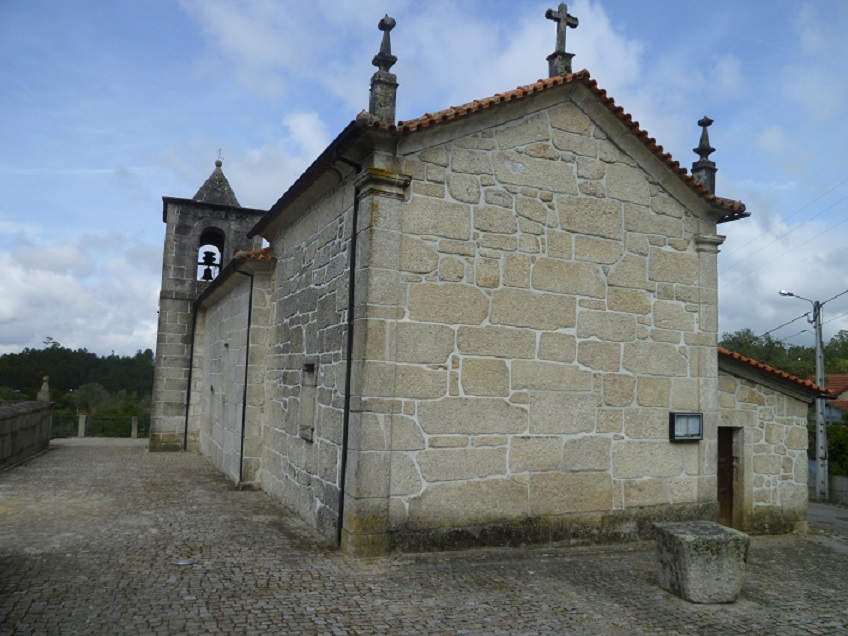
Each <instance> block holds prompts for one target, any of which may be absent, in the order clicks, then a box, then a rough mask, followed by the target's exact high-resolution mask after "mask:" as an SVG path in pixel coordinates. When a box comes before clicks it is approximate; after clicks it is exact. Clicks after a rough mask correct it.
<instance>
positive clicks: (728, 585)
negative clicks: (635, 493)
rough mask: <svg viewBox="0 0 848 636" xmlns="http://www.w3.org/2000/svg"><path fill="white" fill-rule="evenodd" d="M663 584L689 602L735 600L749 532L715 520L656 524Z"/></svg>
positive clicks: (660, 574) (741, 577) (660, 579)
mask: <svg viewBox="0 0 848 636" xmlns="http://www.w3.org/2000/svg"><path fill="white" fill-rule="evenodd" d="M654 527H655V528H656V533H657V535H656V536H657V556H658V558H659V562H660V563H659V581H660V585H661V586H662V587H663V588H664V589H666V590H668V591H669V592H671V593H672V594H676V595H677V596H679V597H680V598H682V599H684V600H687V601H689V602H690V603H732V602H733V601H735V600H736V598H737V597H738V596H739V592H740V590H741V589H742V583H743V582H744V581H745V569H746V567H747V563H748V545H749V544H750V539H749V538H748V535H747V534H745V533H743V532H739V531H738V530H733V529H732V528H727V527H725V526H722V525H720V524H718V523H714V522H712V521H686V522H682V523H657V524H654Z"/></svg>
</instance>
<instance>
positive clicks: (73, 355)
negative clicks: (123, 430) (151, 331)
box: [0, 338, 153, 398]
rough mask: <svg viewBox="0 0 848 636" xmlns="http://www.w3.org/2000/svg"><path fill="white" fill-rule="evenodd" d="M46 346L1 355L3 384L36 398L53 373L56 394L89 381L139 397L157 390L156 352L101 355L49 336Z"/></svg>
mask: <svg viewBox="0 0 848 636" xmlns="http://www.w3.org/2000/svg"><path fill="white" fill-rule="evenodd" d="M44 344H45V348H44V349H24V350H23V351H22V352H21V353H7V354H4V355H2V356H0V387H8V388H10V389H13V390H17V391H20V392H21V393H22V394H23V395H24V396H26V397H29V398H33V397H34V396H35V393H36V392H37V391H38V389H39V388H40V387H41V380H42V378H43V377H44V376H45V375H47V376H50V388H51V389H52V391H53V393H54V395H61V394H65V393H69V392H71V391H75V390H77V389H79V388H80V387H81V386H83V385H85V384H99V385H100V386H102V387H103V388H104V389H105V390H106V391H108V392H110V393H117V392H119V391H125V392H126V393H127V394H130V395H132V394H136V395H138V396H139V397H142V396H147V395H150V393H151V391H152V389H153V351H151V350H150V349H146V350H144V351H141V350H139V351H137V352H136V354H135V355H134V356H118V355H115V354H114V353H113V354H112V355H109V356H98V355H97V354H95V353H91V352H90V351H87V350H85V349H77V350H76V351H74V350H72V349H68V348H66V347H63V346H62V345H61V344H59V343H58V342H56V341H55V340H53V339H52V338H47V340H45V342H44Z"/></svg>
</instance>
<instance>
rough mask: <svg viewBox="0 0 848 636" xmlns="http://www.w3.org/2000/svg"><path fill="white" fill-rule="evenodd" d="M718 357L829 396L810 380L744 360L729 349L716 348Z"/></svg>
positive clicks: (825, 390) (754, 361) (743, 357)
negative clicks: (729, 359)
mask: <svg viewBox="0 0 848 636" xmlns="http://www.w3.org/2000/svg"><path fill="white" fill-rule="evenodd" d="M718 353H719V355H722V356H726V357H728V358H731V359H733V360H736V361H737V362H741V363H743V364H747V365H749V366H752V367H754V368H755V369H759V370H760V371H765V372H766V373H771V374H772V375H776V376H777V377H779V378H782V379H784V380H787V381H789V382H792V383H794V384H797V385H798V386H802V387H804V388H805V389H809V390H811V391H814V392H816V393H821V394H822V395H828V394H831V393H830V391H828V390H827V389H824V388H822V387H820V386H819V385H818V384H816V383H815V382H813V381H812V380H802V379H801V378H797V377H795V376H794V375H791V374H789V373H786V371H781V370H780V369H775V368H774V367H770V366H769V365H767V364H763V363H762V362H757V361H756V360H752V359H751V358H746V357H745V356H743V355H742V354H739V353H736V352H734V351H730V350H729V349H725V348H724V347H719V348H718Z"/></svg>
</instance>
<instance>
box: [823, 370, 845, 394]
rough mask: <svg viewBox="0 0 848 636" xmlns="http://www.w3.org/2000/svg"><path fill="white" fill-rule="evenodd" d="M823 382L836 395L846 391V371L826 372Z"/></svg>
mask: <svg viewBox="0 0 848 636" xmlns="http://www.w3.org/2000/svg"><path fill="white" fill-rule="evenodd" d="M824 383H825V385H826V386H827V388H828V389H830V390H831V391H833V392H834V393H836V395H841V394H842V393H844V392H845V391H848V373H828V374H827V375H825V376H824Z"/></svg>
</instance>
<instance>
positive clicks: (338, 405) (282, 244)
mask: <svg viewBox="0 0 848 636" xmlns="http://www.w3.org/2000/svg"><path fill="white" fill-rule="evenodd" d="M353 199H354V188H353V184H352V180H348V181H346V182H344V183H343V184H340V185H338V186H337V187H336V188H334V189H332V190H330V191H329V192H325V193H324V195H323V196H322V197H320V198H319V200H317V201H315V202H314V203H312V204H311V205H310V206H308V208H307V209H305V210H300V211H299V212H297V213H294V212H293V211H289V212H290V213H291V214H292V215H293V218H291V219H290V220H289V221H288V222H287V223H286V224H285V228H284V229H283V230H281V231H280V232H279V233H278V234H277V235H276V236H274V237H273V239H272V240H271V245H272V247H273V250H274V254H275V256H276V257H277V264H276V269H275V271H274V275H273V283H272V286H273V293H272V296H271V305H270V316H269V320H270V322H269V324H270V325H271V329H270V331H269V335H268V338H269V346H268V349H267V376H266V382H265V392H264V402H265V404H266V409H265V412H264V414H263V429H262V439H261V451H260V453H261V467H260V469H259V471H258V475H257V479H258V481H259V482H260V483H261V486H262V488H263V489H264V490H265V491H267V492H268V493H270V494H271V495H273V496H274V497H276V498H277V499H279V500H280V501H282V502H283V503H284V504H285V505H286V506H288V507H289V508H290V509H292V510H294V511H295V512H296V513H297V514H299V515H300V516H301V518H303V519H304V520H305V521H307V522H308V523H310V524H311V525H313V526H315V527H316V528H317V529H318V530H319V531H320V532H322V533H323V534H324V535H325V536H327V537H328V538H329V537H335V533H336V529H337V528H336V527H337V519H338V509H339V497H340V488H341V483H340V465H341V453H340V450H341V443H342V420H343V407H344V388H345V369H346V366H347V365H346V360H345V350H346V345H347V340H346V338H347V328H346V320H347V300H348V283H349V278H348V276H349V257H350V253H349V251H348V249H349V245H350V235H351V230H352V228H351V214H352V206H353Z"/></svg>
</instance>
